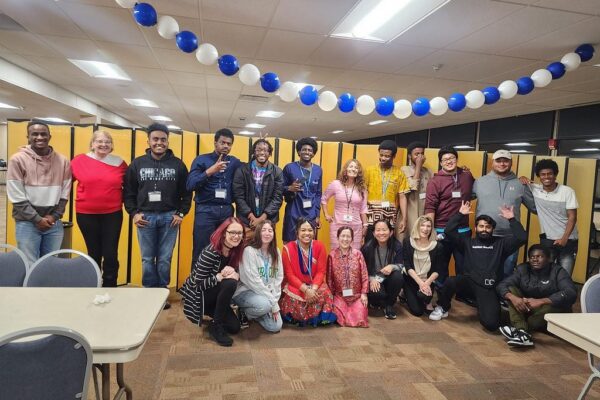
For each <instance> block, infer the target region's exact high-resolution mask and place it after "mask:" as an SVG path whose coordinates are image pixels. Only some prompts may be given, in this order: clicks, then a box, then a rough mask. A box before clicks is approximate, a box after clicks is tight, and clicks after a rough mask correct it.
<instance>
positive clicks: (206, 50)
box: [196, 43, 219, 65]
mask: <svg viewBox="0 0 600 400" xmlns="http://www.w3.org/2000/svg"><path fill="white" fill-rule="evenodd" d="M196 58H197V59H198V61H200V63H201V64H204V65H213V64H214V63H216V62H217V59H218V58H219V52H218V51H217V48H216V47H215V46H213V45H212V44H210V43H202V44H201V45H200V47H198V50H196Z"/></svg>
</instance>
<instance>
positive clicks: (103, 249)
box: [77, 210, 123, 287]
mask: <svg viewBox="0 0 600 400" xmlns="http://www.w3.org/2000/svg"><path fill="white" fill-rule="evenodd" d="M122 223H123V211H120V210H119V211H117V212H114V213H110V214H81V213H77V225H79V229H81V233H82V234H83V240H85V247H87V251H88V254H89V255H90V257H92V258H93V259H94V261H96V264H98V267H99V268H100V269H101V270H102V286H103V287H115V286H117V277H118V275H119V257H118V250H119V236H121V224H122Z"/></svg>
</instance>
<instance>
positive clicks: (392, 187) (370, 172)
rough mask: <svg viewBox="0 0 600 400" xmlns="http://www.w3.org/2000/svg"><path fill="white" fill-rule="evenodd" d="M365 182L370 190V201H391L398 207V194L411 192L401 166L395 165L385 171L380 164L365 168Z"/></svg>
mask: <svg viewBox="0 0 600 400" xmlns="http://www.w3.org/2000/svg"><path fill="white" fill-rule="evenodd" d="M365 184H366V185H367V190H368V191H369V196H368V197H367V201H368V202H369V203H380V202H381V201H389V202H390V205H391V206H392V207H396V194H397V193H408V192H410V186H408V180H407V179H406V175H404V172H402V170H401V169H400V167H397V166H395V165H393V166H392V167H391V168H389V169H387V170H385V171H384V170H382V169H381V168H380V167H379V165H371V166H369V167H367V169H366V170H365ZM384 186H385V187H386V190H385V193H383V188H384ZM382 194H383V196H382ZM382 197H383V198H382Z"/></svg>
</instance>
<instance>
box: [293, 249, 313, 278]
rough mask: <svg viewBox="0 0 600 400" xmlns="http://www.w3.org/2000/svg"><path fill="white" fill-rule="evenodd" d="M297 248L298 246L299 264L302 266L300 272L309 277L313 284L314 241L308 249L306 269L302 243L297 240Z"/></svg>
mask: <svg viewBox="0 0 600 400" xmlns="http://www.w3.org/2000/svg"><path fill="white" fill-rule="evenodd" d="M296 246H298V263H299V264H300V272H302V274H304V275H308V277H309V278H310V281H311V282H312V241H311V242H310V246H309V247H308V258H307V260H306V269H305V268H304V258H303V257H302V247H300V241H299V240H296Z"/></svg>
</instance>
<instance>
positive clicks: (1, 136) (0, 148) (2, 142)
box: [0, 125, 8, 160]
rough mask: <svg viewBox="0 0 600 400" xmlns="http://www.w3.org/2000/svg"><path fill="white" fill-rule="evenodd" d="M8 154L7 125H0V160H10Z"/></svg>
mask: <svg viewBox="0 0 600 400" xmlns="http://www.w3.org/2000/svg"><path fill="white" fill-rule="evenodd" d="M6 154H7V153H6V125H0V158H1V159H3V160H8V157H7V156H6Z"/></svg>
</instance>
